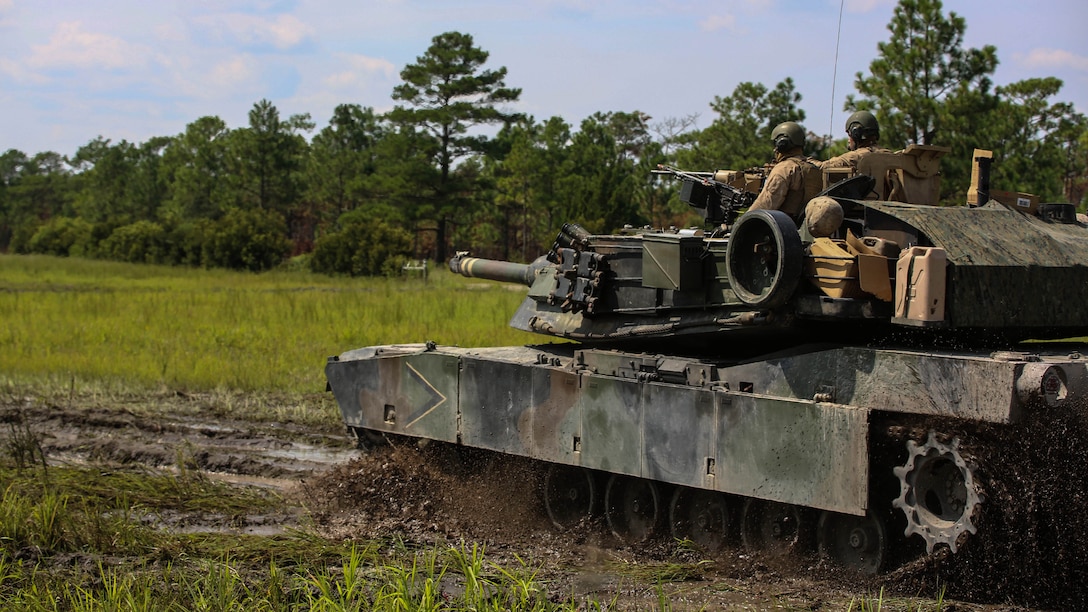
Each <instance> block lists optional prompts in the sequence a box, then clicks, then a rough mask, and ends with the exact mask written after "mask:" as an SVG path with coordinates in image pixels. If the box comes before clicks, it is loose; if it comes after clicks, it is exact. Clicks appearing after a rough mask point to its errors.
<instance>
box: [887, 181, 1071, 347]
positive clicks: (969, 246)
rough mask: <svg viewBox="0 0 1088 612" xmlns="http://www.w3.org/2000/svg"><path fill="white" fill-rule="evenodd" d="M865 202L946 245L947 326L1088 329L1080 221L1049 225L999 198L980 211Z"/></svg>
mask: <svg viewBox="0 0 1088 612" xmlns="http://www.w3.org/2000/svg"><path fill="white" fill-rule="evenodd" d="M866 206H868V207H869V208H870V209H871V211H876V213H877V214H884V215H888V216H890V217H894V218H896V219H899V220H901V221H903V222H905V223H907V224H909V225H910V226H912V227H914V228H917V230H918V231H920V232H921V233H922V235H923V236H924V237H925V238H927V239H928V240H929V242H931V243H932V244H934V245H937V246H940V247H941V248H943V249H944V250H945V252H946V254H947V258H948V265H949V267H948V279H949V280H948V295H947V298H946V299H947V304H948V319H949V324H950V325H952V326H954V327H973V328H1016V327H1027V328H1044V329H1045V328H1048V327H1061V328H1070V329H1074V330H1075V329H1083V328H1084V327H1085V326H1088V309H1086V308H1084V304H1085V303H1088V283H1086V282H1085V278H1086V275H1088V240H1085V228H1084V226H1082V225H1079V224H1065V223H1053V222H1048V221H1045V220H1043V219H1040V218H1038V217H1035V216H1032V215H1026V214H1023V213H1020V212H1017V211H1014V210H1009V209H1008V208H1006V207H1004V206H1002V205H1000V204H997V203H996V202H991V203H990V204H987V205H986V206H982V207H978V208H968V207H963V206H949V207H932V206H918V205H912V204H899V203H895V202H869V203H866ZM964 228H970V231H965V230H964Z"/></svg>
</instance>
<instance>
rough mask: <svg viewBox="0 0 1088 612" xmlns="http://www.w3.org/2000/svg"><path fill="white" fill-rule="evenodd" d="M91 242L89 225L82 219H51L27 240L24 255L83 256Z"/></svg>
mask: <svg viewBox="0 0 1088 612" xmlns="http://www.w3.org/2000/svg"><path fill="white" fill-rule="evenodd" d="M90 241H91V224H90V223H88V222H86V221H84V220H83V219H78V218H71V217H53V218H52V219H50V220H48V221H46V222H45V224H44V225H41V226H40V227H38V228H37V230H36V231H35V232H34V234H33V235H32V236H31V237H30V239H29V240H27V242H26V245H25V251H24V252H26V253H41V254H43V255H57V256H60V257H67V256H69V255H77V256H78V255H83V254H84V251H85V250H86V249H87V246H88V244H89V243H90Z"/></svg>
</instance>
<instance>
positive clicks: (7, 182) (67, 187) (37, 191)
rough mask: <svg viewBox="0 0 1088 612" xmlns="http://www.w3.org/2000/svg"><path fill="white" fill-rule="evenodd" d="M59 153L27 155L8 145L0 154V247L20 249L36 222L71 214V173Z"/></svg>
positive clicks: (23, 247)
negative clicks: (9, 147) (5, 150)
mask: <svg viewBox="0 0 1088 612" xmlns="http://www.w3.org/2000/svg"><path fill="white" fill-rule="evenodd" d="M68 168H69V167H68V165H67V163H66V162H65V159H64V157H63V156H62V155H60V154H58V153H55V152H53V151H43V152H41V153H38V154H36V155H34V156H33V157H27V155H26V154H25V153H23V152H22V151H18V150H15V149H9V150H8V151H7V152H5V153H4V154H3V156H0V249H8V248H11V249H13V250H15V251H16V252H23V251H24V250H25V248H26V246H27V243H28V241H29V240H30V239H31V237H32V236H33V235H34V233H35V231H36V230H37V229H38V226H39V225H41V224H42V223H43V222H45V221H47V220H49V219H50V218H52V217H54V216H56V215H61V214H69V215H72V211H71V200H72V189H73V185H72V176H71V173H70V172H69V170H68Z"/></svg>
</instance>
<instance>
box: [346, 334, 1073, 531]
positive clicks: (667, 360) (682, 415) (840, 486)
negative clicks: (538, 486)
mask: <svg viewBox="0 0 1088 612" xmlns="http://www.w3.org/2000/svg"><path fill="white" fill-rule="evenodd" d="M1065 348H1067V347H1063V350H1056V351H1051V352H1045V351H1036V352H1032V353H1026V352H995V353H985V354H982V353H972V352H947V351H945V352H927V351H922V350H909V349H890V348H869V347H861V346H833V345H832V346H829V345H807V346H801V347H796V348H793V349H790V350H788V351H784V352H780V353H776V354H772V355H763V356H760V357H759V358H754V359H753V358H747V359H745V360H743V361H739V362H729V361H718V362H711V361H704V360H698V359H687V358H683V357H675V356H669V357H665V356H660V355H649V354H642V353H626V352H620V351H615V350H604V349H594V348H584V347H579V346H577V345H572V344H554V345H541V346H524V347H501V348H476V349H462V348H454V347H436V346H434V345H422V344H419V345H390V346H380V347H369V348H365V349H359V350H356V351H349V352H347V353H344V354H342V355H339V356H337V357H332V358H330V360H329V362H328V364H327V365H326V369H325V371H326V375H327V378H328V381H329V387H330V388H331V390H332V392H333V393H334V394H335V396H336V400H337V402H338V404H339V406H340V409H341V411H342V414H343V417H344V422H345V423H346V424H347V426H348V427H349V428H351V429H352V430H353V431H355V432H357V433H364V432H379V433H386V434H395V435H403V436H412V437H418V438H424V439H430V440H440V441H445V442H450V443H454V444H459V445H464V446H467V447H473V448H479V449H486V450H490V451H496V452H499V453H505V454H510V455H517V456H521V457H527V458H531V459H536V460H540V461H545V462H550V463H554V464H560V465H566V466H578V467H582V468H587V469H591V470H596V471H599V472H603V473H606V474H615V475H624V476H632V477H637V478H641V479H645V480H648V481H652V482H655V483H661V484H665V485H676V486H682V487H690V488H693V489H700V490H708V491H715V492H721V493H728V494H732V495H737V496H742V497H745V498H754V499H760V500H767V501H772V502H780V503H784V504H790V505H796V506H799V507H803V508H811V509H817V510H827V511H833V512H838V513H844V514H850V515H856V516H862V515H865V514H866V512H867V511H869V510H870V509H872V507H873V506H874V505H878V503H880V502H875V501H874V498H875V495H874V493H875V492H874V482H877V481H879V480H881V479H884V480H885V481H886V480H887V479H889V478H891V477H892V470H893V468H894V467H896V466H893V465H884V464H881V463H880V460H879V459H877V458H876V453H873V452H871V448H872V446H874V445H876V444H879V443H880V440H879V438H880V436H882V435H883V433H882V432H880V431H874V426H873V424H874V423H875V422H877V421H883V420H886V419H887V418H888V417H889V416H891V417H902V418H907V419H908V421H909V422H912V423H915V424H918V425H919V426H924V425H925V423H926V422H927V419H931V420H932V419H936V420H937V421H940V420H941V419H954V420H955V421H957V422H975V423H992V424H1014V423H1018V422H1020V421H1022V420H1024V419H1029V418H1030V415H1031V413H1032V411H1034V410H1045V409H1052V408H1054V407H1057V406H1062V405H1071V404H1075V403H1077V402H1079V401H1080V400H1081V399H1082V398H1083V396H1084V394H1085V392H1086V390H1088V369H1086V366H1085V363H1084V361H1083V360H1082V359H1081V358H1080V355H1079V353H1078V352H1077V351H1069V350H1065ZM935 422H936V421H935ZM919 442H921V440H919ZM882 501H885V502H886V501H890V500H882Z"/></svg>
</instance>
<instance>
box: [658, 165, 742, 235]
mask: <svg viewBox="0 0 1088 612" xmlns="http://www.w3.org/2000/svg"><path fill="white" fill-rule="evenodd" d="M657 168H658V169H657V170H655V171H654V174H671V175H672V176H675V177H677V178H679V179H681V180H683V181H684V183H683V185H681V187H680V200H681V201H682V202H687V203H688V204H690V205H691V206H692V207H693V208H695V209H696V210H698V211H699V212H700V213H702V215H703V219H704V220H705V221H706V223H707V224H708V225H722V224H725V225H732V224H733V221H736V219H737V217H738V216H739V215H740V213H741V211H742V210H744V209H745V208H748V207H749V206H751V205H752V202H753V201H755V194H754V193H751V192H748V191H745V190H743V189H738V188H736V187H734V186H732V185H730V184H728V183H723V182H721V181H718V180H716V179H715V178H714V173H713V172H685V171H683V170H678V169H676V168H673V167H672V166H666V165H664V164H658V165H657Z"/></svg>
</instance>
